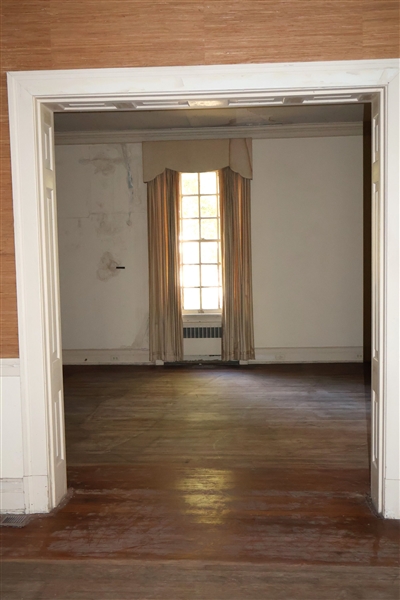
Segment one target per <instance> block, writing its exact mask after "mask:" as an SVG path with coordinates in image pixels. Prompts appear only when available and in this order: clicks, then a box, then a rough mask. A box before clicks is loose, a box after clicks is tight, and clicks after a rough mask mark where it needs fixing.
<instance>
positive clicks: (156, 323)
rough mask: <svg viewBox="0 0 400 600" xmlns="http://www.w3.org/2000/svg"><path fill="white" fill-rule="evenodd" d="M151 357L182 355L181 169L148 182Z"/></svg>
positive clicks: (177, 358) (169, 358) (176, 357)
mask: <svg viewBox="0 0 400 600" xmlns="http://www.w3.org/2000/svg"><path fill="white" fill-rule="evenodd" d="M147 210H148V234H149V235H148V238H149V337H150V360H151V361H156V360H163V361H168V362H169V361H171V362H173V361H180V360H182V359H183V322H182V297H181V289H180V280H179V234H178V232H179V173H177V172H176V171H171V170H170V169H166V170H165V171H164V172H163V173H161V175H158V176H157V177H156V178H155V179H153V180H152V181H149V182H148V184H147Z"/></svg>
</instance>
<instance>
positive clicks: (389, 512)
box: [383, 479, 400, 519]
mask: <svg viewBox="0 0 400 600" xmlns="http://www.w3.org/2000/svg"><path fill="white" fill-rule="evenodd" d="M384 495H385V503H384V504H385V513H384V515H383V516H384V517H385V519H400V479H385V484H384Z"/></svg>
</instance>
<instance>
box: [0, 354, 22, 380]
mask: <svg viewBox="0 0 400 600" xmlns="http://www.w3.org/2000/svg"><path fill="white" fill-rule="evenodd" d="M19 375H20V373H19V358H0V378H1V377H19Z"/></svg>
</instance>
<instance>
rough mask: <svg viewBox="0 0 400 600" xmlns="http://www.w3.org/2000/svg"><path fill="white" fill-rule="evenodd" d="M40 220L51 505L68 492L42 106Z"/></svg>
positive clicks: (49, 160)
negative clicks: (45, 316)
mask: <svg viewBox="0 0 400 600" xmlns="http://www.w3.org/2000/svg"><path fill="white" fill-rule="evenodd" d="M40 117H41V118H40V120H39V123H38V125H39V132H38V138H39V152H40V154H39V160H40V181H41V186H40V209H41V210H40V219H41V223H42V231H43V235H42V273H43V278H42V282H43V299H44V309H45V312H46V315H47V318H46V319H45V331H44V334H45V340H46V343H45V349H46V352H45V369H46V371H47V389H46V393H47V396H48V398H47V402H46V405H47V413H48V414H47V419H48V423H49V425H48V436H49V439H48V459H49V476H50V477H49V479H50V480H49V490H50V494H51V506H57V504H58V503H59V502H60V500H61V499H62V498H63V496H65V494H66V492H67V462H66V456H65V427H64V397H63V365H62V344H61V311H60V286H59V268H58V264H59V261H58V235H57V200H56V174H55V160H54V156H55V152H54V115H53V111H51V110H50V109H49V108H47V107H46V106H45V105H44V104H41V105H40Z"/></svg>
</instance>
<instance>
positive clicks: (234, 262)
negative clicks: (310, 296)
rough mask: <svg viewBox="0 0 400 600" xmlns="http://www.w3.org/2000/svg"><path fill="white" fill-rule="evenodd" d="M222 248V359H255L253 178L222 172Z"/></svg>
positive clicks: (228, 170) (220, 177)
mask: <svg viewBox="0 0 400 600" xmlns="http://www.w3.org/2000/svg"><path fill="white" fill-rule="evenodd" d="M219 181H220V206H221V250H222V274H223V275H222V282H223V283H222V285H223V303H222V360H251V359H254V331H253V291H252V274H251V229H250V227H251V225H250V180H249V179H245V178H243V177H242V176H241V175H239V174H238V173H234V172H233V171H232V170H231V169H230V168H229V167H226V168H225V169H222V170H221V171H220V172H219Z"/></svg>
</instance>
